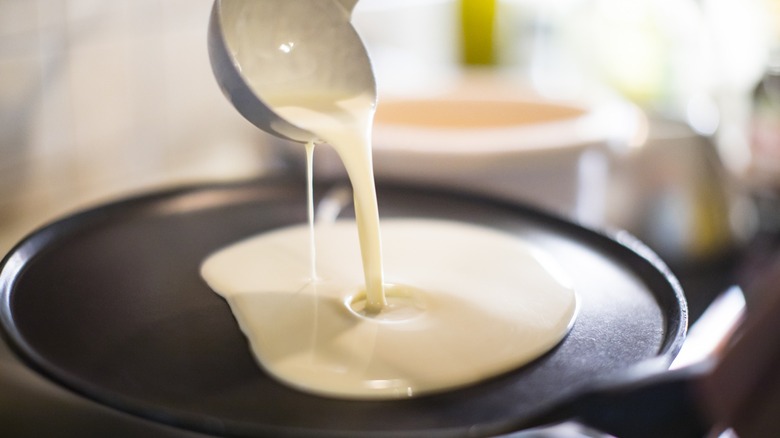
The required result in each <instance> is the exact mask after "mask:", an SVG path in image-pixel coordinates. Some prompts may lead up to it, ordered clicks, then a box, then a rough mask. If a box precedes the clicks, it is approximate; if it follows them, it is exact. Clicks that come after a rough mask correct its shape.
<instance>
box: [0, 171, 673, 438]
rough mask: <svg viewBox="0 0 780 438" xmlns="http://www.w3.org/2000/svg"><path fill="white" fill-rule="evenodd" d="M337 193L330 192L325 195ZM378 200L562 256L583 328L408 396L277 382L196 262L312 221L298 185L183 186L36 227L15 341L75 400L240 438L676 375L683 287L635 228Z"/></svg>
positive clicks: (475, 415) (388, 430) (489, 421)
mask: <svg viewBox="0 0 780 438" xmlns="http://www.w3.org/2000/svg"><path fill="white" fill-rule="evenodd" d="M332 187H333V184H319V185H317V187H316V190H315V197H316V200H317V201H320V200H322V199H323V197H324V196H327V193H328V190H330V189H331V188H332ZM378 196H379V202H380V213H381V216H382V217H399V216H415V217H429V218H446V219H452V220H461V221H468V222H471V223H478V224H484V225H488V226H492V227H495V228H498V229H503V230H506V231H509V232H511V233H514V234H516V235H518V236H521V237H522V238H524V239H527V240H529V241H531V242H533V243H534V244H535V245H538V246H540V247H541V248H543V249H545V250H546V251H548V252H549V253H551V254H552V255H553V256H554V257H555V258H556V259H557V260H558V261H559V263H560V264H561V265H562V266H563V268H564V269H566V270H568V271H569V273H570V274H571V276H572V278H573V280H574V284H575V287H576V290H577V292H578V294H579V298H580V310H579V315H578V318H577V321H576V323H575V324H574V327H573V328H572V330H571V332H570V333H569V335H568V336H567V337H566V338H565V339H564V340H563V341H562V342H561V344H560V345H558V346H557V347H556V348H555V349H553V350H552V351H551V352H549V353H548V354H546V355H545V356H543V357H542V358H540V359H538V360H536V361H535V362H533V363H531V364H529V365H527V366H525V367H522V368H520V369H518V370H516V371H513V372H509V373H506V374H504V375H501V376H498V377H496V378H493V379H491V380H489V381H486V382H483V383H479V384H476V385H473V386H470V387H467V388H464V389H459V390H454V391H449V392H444V393H440V394H434V395H429V396H424V397H419V398H414V399H409V400H393V401H355V400H337V399H329V398H323V397H318V396H313V395H308V394H305V393H302V392H298V391H296V390H294V389H290V388H288V387H286V386H284V385H282V384H280V383H277V382H276V381H275V380H273V379H271V378H270V377H269V376H268V375H267V374H265V373H264V372H263V371H262V370H261V369H260V368H259V367H258V366H257V365H256V364H255V362H254V361H253V359H252V357H251V354H250V352H249V349H248V346H247V342H246V340H245V338H244V337H243V335H242V334H241V332H240V331H239V329H238V326H237V324H236V322H235V320H234V319H233V316H232V314H231V312H230V309H229V307H228V305H227V303H226V302H225V301H224V300H223V299H222V298H220V297H219V296H217V295H216V294H215V293H213V292H212V291H211V290H210V289H209V288H208V286H206V284H205V283H204V282H203V280H202V279H201V278H200V276H199V273H198V269H199V266H200V263H201V261H202V260H203V259H204V258H205V257H206V256H207V255H208V254H209V253H211V252H212V251H214V250H216V249H218V248H220V247H223V246H225V245H227V244H229V243H232V242H234V241H237V240H240V239H242V238H244V237H247V236H249V235H252V234H255V233H259V232H262V231H265V230H270V229H273V228H277V227H281V226H286V225H289V224H292V223H300V222H304V221H305V220H306V208H305V185H304V182H303V181H302V180H298V179H265V180H261V181H251V182H243V183H235V184H225V185H207V186H194V187H186V188H179V189H173V190H168V191H164V192H159V193H153V194H149V195H145V196H141V197H136V198H132V199H128V200H123V201H119V202H116V203H113V204H109V205H105V206H101V207H98V208H95V209H92V210H88V211H85V212H81V213H78V214H75V215H73V216H70V217H68V218H65V219H63V220H60V221H58V222H55V223H53V224H51V225H49V226H46V227H44V228H42V229H40V230H38V231H37V232H35V233H33V234H31V235H30V236H29V237H27V238H26V239H25V240H23V241H22V242H21V243H19V244H18V245H17V246H16V247H15V248H14V249H13V250H12V251H11V252H10V253H9V254H8V255H7V256H6V257H5V259H4V260H3V263H2V270H1V271H0V298H1V301H0V305H1V306H2V307H0V321H1V322H2V328H3V331H4V334H5V335H6V338H7V340H8V341H9V344H10V345H11V346H12V348H13V349H14V351H15V352H16V353H17V354H18V355H19V356H20V357H21V358H22V359H23V360H24V361H25V362H26V363H27V364H28V365H29V366H31V367H32V368H33V369H35V370H37V371H38V372H40V373H41V374H43V375H44V376H46V377H48V378H49V379H51V380H53V381H54V382H56V383H58V384H60V385H63V386H64V387H66V388H69V389H70V390H72V391H74V392H76V393H77V394H80V395H82V396H85V397H87V398H89V399H92V400H95V401H97V402H99V403H101V404H104V405H107V406H110V407H113V408H115V409H118V410H120V411H124V412H127V413H130V414H133V415H137V416H140V417H142V418H145V419H150V420H153V421H159V422H163V423H166V424H168V425H173V426H176V427H181V428H184V429H189V430H194V431H198V432H202V433H206V434H214V435H220V436H239V437H252V436H318V437H328V436H361V437H362V436H377V437H379V436H381V437H385V436H387V437H406V436H479V435H496V434H500V433H504V432H508V431H511V430H513V429H515V428H517V427H521V426H522V427H527V426H532V425H534V424H537V423H539V422H543V421H548V420H550V419H551V418H552V417H550V416H541V417H540V416H539V414H540V413H541V412H547V411H549V408H550V407H551V406H555V405H556V404H558V403H560V402H562V401H565V400H568V399H571V398H573V397H574V396H576V395H577V394H581V393H583V392H587V391H588V390H589V389H591V388H592V387H594V385H595V386H598V385H600V384H601V383H609V382H611V381H613V379H614V378H615V376H616V375H623V374H624V373H625V371H626V370H631V369H637V367H646V366H647V364H653V366H654V367H661V368H664V367H666V366H668V364H669V363H670V362H671V360H672V359H673V358H674V356H675V355H676V354H677V352H678V350H679V349H680V347H681V344H682V342H683V339H684V337H685V332H686V326H687V308H686V304H685V300H684V297H683V294H682V291H681V290H680V288H679V286H678V283H677V281H676V280H675V279H674V277H673V276H672V275H671V274H670V273H669V271H668V269H667V268H666V267H665V266H664V265H663V263H662V262H660V261H659V260H658V258H657V257H655V255H654V254H653V253H652V252H650V251H649V250H648V249H647V248H646V247H644V246H643V245H642V244H641V243H639V242H638V241H636V240H635V239H633V238H631V237H630V236H628V235H627V234H625V233H616V234H612V235H609V236H608V235H606V234H602V233H599V232H594V231H591V230H588V229H585V228H582V227H580V226H578V225H575V224H572V223H570V222H567V221H565V220H563V219H560V218H557V217H554V216H551V215H548V214H546V213H543V212H540V211H537V210H534V209H532V208H528V207H525V206H519V205H516V204H509V203H502V202H499V201H494V200H489V199H484V198H480V197H475V196H468V195H462V194H453V193H446V192H441V191H437V190H433V189H426V188H419V187H404V186H396V185H388V184H382V183H381V182H380V184H379V185H378ZM347 210H350V209H347ZM349 213H350V212H349V211H345V213H344V215H345V216H348V215H349ZM554 416H555V415H553V417H554Z"/></svg>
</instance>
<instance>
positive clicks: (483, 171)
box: [315, 93, 644, 222]
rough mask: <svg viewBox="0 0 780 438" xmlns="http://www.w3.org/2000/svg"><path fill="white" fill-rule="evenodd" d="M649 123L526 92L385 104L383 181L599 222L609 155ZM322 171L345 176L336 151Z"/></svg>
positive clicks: (321, 163)
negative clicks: (454, 191) (477, 196)
mask: <svg viewBox="0 0 780 438" xmlns="http://www.w3.org/2000/svg"><path fill="white" fill-rule="evenodd" d="M643 126H644V118H643V116H642V114H641V112H640V111H639V110H637V109H636V108H635V107H634V106H632V105H629V104H626V103H624V102H611V103H608V104H599V105H587V104H582V103H574V102H561V101H551V100H547V99H542V98H539V97H535V96H531V95H529V94H525V95H522V96H519V95H517V94H514V93H507V94H506V95H504V96H501V95H498V94H490V95H488V96H483V97H479V96H477V95H475V94H473V93H469V94H465V95H461V94H456V93H453V94H448V95H438V96H435V97H426V98H389V99H383V100H380V102H379V104H378V106H377V114H376V119H375V123H374V132H373V154H374V171H375V174H376V177H377V178H378V179H380V180H383V179H384V180H387V179H392V180H401V181H409V182H415V183H422V184H427V185H436V186H448V187H454V188H457V189H458V190H463V191H468V192H473V193H477V194H488V195H492V196H496V197H500V198H505V199H508V200H516V201H523V202H529V203H531V204H534V205H537V206H539V207H542V208H544V209H547V210H552V211H555V212H558V213H561V214H564V215H567V216H571V217H575V218H577V219H579V220H582V221H585V222H598V221H599V220H600V215H601V214H602V213H603V204H604V200H603V197H604V196H605V193H606V184H607V180H608V168H609V166H608V156H609V155H610V153H611V152H612V151H613V150H615V149H621V148H626V147H628V146H629V145H631V144H632V143H635V142H638V141H641V140H640V137H641V133H642V132H643ZM317 154H318V155H317V156H316V158H315V166H316V172H318V174H319V175H320V176H322V175H323V174H325V175H327V176H332V175H333V173H334V172H343V169H342V168H341V167H340V166H341V165H340V162H339V159H338V157H337V156H336V155H335V153H333V152H332V150H325V151H320V152H317Z"/></svg>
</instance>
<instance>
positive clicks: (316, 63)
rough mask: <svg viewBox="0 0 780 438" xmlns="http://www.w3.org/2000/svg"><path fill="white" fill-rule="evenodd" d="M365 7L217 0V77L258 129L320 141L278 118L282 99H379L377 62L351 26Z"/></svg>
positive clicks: (344, 0)
mask: <svg viewBox="0 0 780 438" xmlns="http://www.w3.org/2000/svg"><path fill="white" fill-rule="evenodd" d="M356 3H357V0H216V1H215V2H214V7H213V9H212V14H211V21H210V24H209V32H208V47H209V56H210V59H211V66H212V69H213V70H214V76H215V77H216V78H217V82H218V83H219V85H220V87H221V88H222V91H223V93H224V94H225V96H226V97H227V98H228V99H229V100H230V102H231V103H232V104H233V105H234V106H235V107H236V109H237V110H238V111H239V112H240V113H241V114H242V115H243V116H244V117H245V118H246V119H247V120H249V121H250V122H251V123H252V124H254V125H255V126H257V127H258V128H260V129H261V130H263V131H265V132H268V133H270V134H273V135H275V136H277V137H281V138H285V139H289V140H294V141H297V142H302V143H305V142H308V141H312V140H316V136H315V135H314V134H312V133H311V132H309V131H308V130H306V129H303V128H301V127H300V126H297V125H296V123H295V121H294V120H285V119H283V118H282V117H281V116H279V115H278V114H277V113H276V112H275V111H274V102H275V100H274V99H275V97H282V96H283V97H284V98H285V99H287V100H289V99H291V98H292V99H295V98H296V97H299V98H305V97H306V96H307V95H312V94H315V95H322V94H323V93H327V94H328V95H330V94H333V95H339V96H349V95H359V94H364V93H370V94H371V95H372V96H374V100H375V99H376V82H375V80H374V74H373V70H372V68H371V62H370V60H369V58H368V54H367V52H366V49H365V47H364V46H363V43H362V41H361V40H360V37H359V36H358V34H357V32H356V31H355V29H354V28H353V27H352V24H351V23H350V17H351V12H352V9H353V8H354V6H355V4H356Z"/></svg>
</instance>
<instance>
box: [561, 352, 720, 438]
mask: <svg viewBox="0 0 780 438" xmlns="http://www.w3.org/2000/svg"><path fill="white" fill-rule="evenodd" d="M712 366H713V364H712V363H711V362H702V363H699V364H696V365H693V366H690V367H687V368H683V369H679V370H674V371H665V370H663V371H660V372H654V373H652V374H649V375H644V376H638V375H637V374H638V373H639V372H638V371H635V372H633V373H630V374H628V375H626V376H625V377H624V379H621V381H617V382H614V383H611V384H610V385H609V386H608V387H607V386H605V387H599V388H595V389H592V390H591V391H588V392H585V393H583V394H580V395H579V396H577V397H576V398H574V399H572V400H571V401H569V402H568V403H566V405H565V406H563V411H564V412H565V413H566V416H568V417H569V418H572V419H575V420H577V421H578V422H580V423H582V424H584V425H587V426H591V427H593V428H596V429H598V430H600V431H602V432H606V433H608V434H610V435H614V436H618V437H620V438H657V437H667V438H701V437H704V436H706V435H707V433H708V431H709V430H710V428H711V424H710V423H709V421H708V419H707V417H706V416H705V415H704V414H703V413H702V412H701V411H700V408H699V406H700V405H699V403H700V402H699V400H698V394H697V392H698V391H697V387H698V382H699V381H700V380H701V378H702V377H703V376H705V375H707V374H708V373H709V372H710V370H711V369H712ZM559 414H560V412H559Z"/></svg>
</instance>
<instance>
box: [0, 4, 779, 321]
mask: <svg viewBox="0 0 780 438" xmlns="http://www.w3.org/2000/svg"><path fill="white" fill-rule="evenodd" d="M211 3H212V2H211V1H210V0H134V1H129V0H114V1H111V2H106V1H99V0H0V252H1V253H5V252H7V251H8V250H9V249H10V248H11V247H12V245H13V244H14V243H15V242H17V241H18V240H19V239H20V238H22V237H23V236H24V235H25V234H27V233H29V232H30V231H32V230H34V229H35V228H36V227H38V226H40V225H41V224H44V223H46V222H49V221H51V220H53V219H55V218H57V217H61V216H62V215H65V214H67V213H69V212H73V211H75V210H78V209H81V208H86V207H88V206H92V205H96V204H98V203H101V202H106V201H110V200H116V199H119V198H121V197H124V196H128V195H130V194H134V193H139V192H143V191H148V190H152V189H155V188H161V187H168V186H172V185H181V184H190V183H204V182H213V181H229V180H238V179H246V178H255V177H260V176H262V175H265V174H269V173H274V172H280V171H285V172H286V171H299V170H300V168H301V166H302V164H301V163H302V161H301V158H302V154H301V153H300V149H301V148H300V147H298V146H295V145H289V144H282V143H281V142H280V141H278V140H276V139H273V138H271V137H270V136H268V135H267V134H264V133H262V132H259V131H258V130H257V129H256V128H254V127H253V126H251V125H250V124H249V123H248V122H246V121H244V120H243V119H242V118H241V116H240V115H239V114H238V113H237V112H236V111H235V110H234V109H233V108H232V107H231V106H230V104H229V103H228V102H227V100H226V99H224V98H223V96H222V95H221V93H220V91H219V89H218V87H217V85H216V83H215V81H214V79H213V77H212V73H211V69H210V65H209V61H208V55H207V53H206V29H207V22H208V17H209V13H210V8H211ZM353 18H354V22H355V25H356V27H357V28H358V30H359V32H360V33H361V36H362V37H363V38H364V40H365V42H366V44H367V46H368V48H369V51H370V53H371V55H372V59H373V62H374V66H375V70H376V74H377V78H378V83H379V91H380V115H378V122H377V123H378V125H379V126H378V127H377V129H376V135H375V137H376V138H375V141H376V143H377V146H376V149H377V158H375V162H376V166H377V174H378V176H379V177H380V178H396V179H398V178H401V179H409V180H417V181H418V182H421V183H426V184H437V185H445V186H450V185H452V186H456V187H457V188H458V189H463V190H470V191H476V192H479V193H488V194H490V195H494V196H499V197H503V198H509V199H513V200H518V201H522V202H528V203H531V204H534V205H537V206H539V207H540V208H544V209H547V210H551V211H553V212H555V213H557V214H562V215H565V216H568V217H570V218H572V219H574V220H577V221H580V222H582V223H585V224H587V225H590V226H593V227H597V228H602V227H607V228H624V229H627V230H629V231H630V232H632V233H634V234H636V235H638V236H639V237H640V238H641V239H643V240H644V241H646V242H647V243H648V244H649V245H650V246H651V247H652V248H653V249H655V250H656V251H657V252H659V253H660V254H661V256H662V257H663V258H664V259H665V260H666V261H667V262H669V263H670V264H671V265H672V268H673V270H675V272H676V273H677V274H678V275H679V276H680V277H681V279H682V280H683V283H684V287H685V288H686V291H687V292H688V296H689V300H690V301H691V308H692V311H693V315H694V317H696V316H697V314H698V313H699V312H701V310H702V309H703V308H704V307H705V306H706V305H707V304H708V303H709V301H710V300H711V299H712V298H713V297H714V296H715V295H717V294H719V293H720V292H722V291H723V290H724V289H725V288H726V287H727V286H728V285H729V284H731V283H732V282H733V280H734V277H735V276H738V275H742V274H743V273H745V272H749V270H750V269H745V268H744V266H745V264H746V263H745V261H746V260H748V259H749V260H753V259H756V260H757V259H760V258H761V257H760V255H761V254H769V253H771V252H772V251H774V242H775V241H776V240H777V239H776V238H775V236H776V235H777V234H778V230H779V229H780V200H778V188H780V1H778V0H700V1H694V0H556V1H543V0H496V1H491V0H360V2H359V3H358V6H357V8H356V10H355V12H354V17H353ZM302 25H305V23H302ZM445 98H446V99H449V100H453V99H454V100H456V101H458V102H461V103H463V102H467V103H469V102H470V105H472V106H473V105H475V104H474V102H480V101H491V102H492V101H495V100H503V101H506V100H516V101H517V102H521V103H522V104H523V105H531V104H530V103H529V102H531V103H534V104H539V103H540V102H542V103H549V104H552V105H559V106H562V107H566V108H577V109H578V111H579V113H578V114H580V115H581V116H582V117H579V118H576V120H573V121H572V120H569V122H572V123H569V124H566V123H563V122H565V121H560V122H561V123H558V121H555V120H553V121H552V122H550V121H547V122H539V121H533V120H518V121H516V124H517V125H518V126H520V125H522V126H520V127H521V128H522V129H514V128H513V127H507V126H505V127H500V129H497V130H494V131H491V132H490V135H486V134H485V132H483V131H480V129H481V128H478V127H468V126H460V127H458V126H455V127H446V126H444V127H443V126H440V125H437V126H431V127H426V126H416V127H414V129H406V130H404V129H397V128H399V126H401V128H403V126H402V125H403V124H404V123H407V122H405V121H404V120H400V121H399V120H393V118H392V115H387V114H385V115H384V116H382V117H389V119H388V120H389V121H388V122H387V123H386V124H385V125H386V126H384V127H383V126H381V125H382V123H381V122H382V120H383V119H382V117H380V116H381V115H382V114H381V111H382V102H398V101H403V100H404V99H412V100H415V99H416V100H420V99H431V100H436V101H440V100H442V99H445ZM446 99H445V100H446ZM458 99H460V100H458ZM461 106H469V105H461ZM531 113H533V111H531ZM518 117H520V116H518ZM548 122H549V123H548ZM575 122H576V123H575ZM417 124H418V125H424V123H423V122H420V121H418V123H417ZM453 124H454V125H457V124H458V123H456V122H453ZM466 124H468V123H466ZM494 128H495V127H494ZM504 128H507V129H504ZM508 128H513V129H508ZM415 135H418V137H417V139H415V138H414V136H415ZM499 137H500V138H499ZM507 137H508V138H507ZM420 138H422V139H424V141H420ZM487 138H491V139H493V138H499V139H498V140H495V139H493V140H489V141H488V140H484V144H483V141H482V140H481V139H487ZM464 139H469V140H468V141H466V140H464ZM494 141H495V142H496V144H498V146H491V145H490V144H488V143H489V142H494ZM437 142H438V143H441V145H440V146H436V147H437V148H438V149H437V150H435V151H433V150H426V149H425V148H426V147H427V145H428V144H431V145H433V144H436V143H437ZM456 145H457V146H456ZM449 146H452V147H451V148H449ZM491 147H492V148H493V149H491ZM496 151H498V152H496ZM409 154H412V155H413V156H415V157H421V160H420V161H419V162H420V163H423V164H422V165H421V166H422V167H420V168H417V169H414V168H412V169H410V168H406V167H404V166H403V165H402V164H399V163H408V162H409V160H408V159H407V158H408V157H409ZM415 154H416V155H415ZM464 156H465V157H467V158H466V159H464V158H463V157H464ZM324 157H325V158H323V161H322V164H320V165H319V167H318V172H319V175H321V176H328V175H332V174H337V173H338V169H337V168H335V167H333V165H332V163H331V162H332V160H331V161H328V159H327V153H325V154H324ZM464 160H465V161H464ZM434 163H437V164H439V165H438V166H436V168H437V169H439V170H438V171H437V172H433V174H429V173H427V172H426V171H425V169H426V168H431V167H426V166H432V165H433V164H434ZM464 163H470V164H464ZM474 163H477V164H474ZM748 265H750V263H748Z"/></svg>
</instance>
